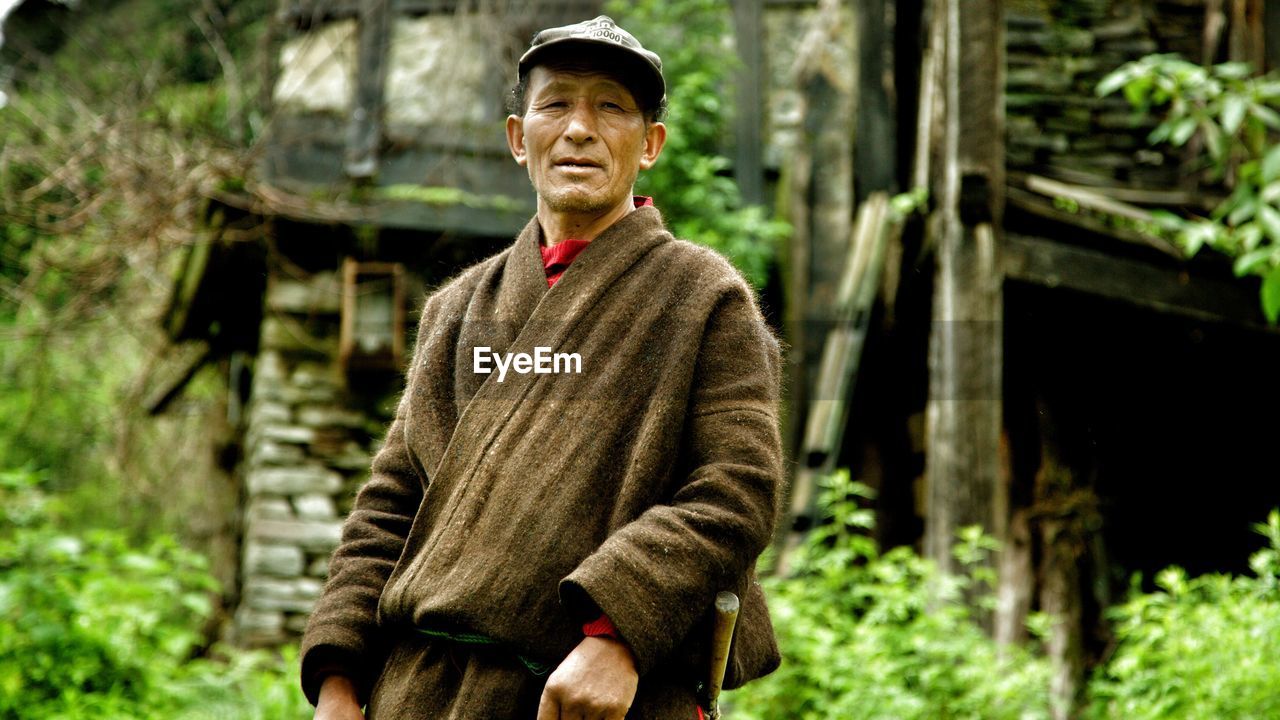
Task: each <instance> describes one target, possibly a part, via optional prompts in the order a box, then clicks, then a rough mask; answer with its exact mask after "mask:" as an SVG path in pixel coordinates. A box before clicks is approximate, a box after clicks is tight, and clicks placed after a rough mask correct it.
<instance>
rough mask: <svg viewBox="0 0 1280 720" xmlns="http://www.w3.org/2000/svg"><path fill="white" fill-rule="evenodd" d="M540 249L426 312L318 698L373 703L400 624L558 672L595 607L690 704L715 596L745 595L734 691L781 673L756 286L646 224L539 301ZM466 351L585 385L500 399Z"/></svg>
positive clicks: (481, 269)
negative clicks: (328, 690) (766, 581)
mask: <svg viewBox="0 0 1280 720" xmlns="http://www.w3.org/2000/svg"><path fill="white" fill-rule="evenodd" d="M540 235H541V228H540V226H539V224H538V222H537V219H536V218H535V219H533V220H532V221H530V223H529V225H528V226H527V227H526V228H525V229H524V231H523V232H522V233H521V234H520V236H519V237H518V238H517V240H516V242H515V243H514V244H513V245H512V246H510V247H508V248H507V249H505V250H503V251H502V252H500V253H498V254H497V255H495V256H493V257H491V258H489V259H488V260H485V261H482V262H480V263H479V264H477V265H475V266H472V267H471V268H469V269H468V270H466V271H464V272H463V273H462V274H461V275H459V276H458V277H457V278H455V279H454V280H452V281H451V282H450V283H448V284H447V285H446V286H444V287H443V288H441V289H440V290H438V291H436V292H435V293H433V294H432V295H431V296H430V297H429V298H428V299H427V301H426V304H425V306H424V308H423V311H422V319H421V324H420V326H419V330H418V338H417V343H416V346H415V349H414V355H413V360H412V363H411V365H410V367H409V370H408V376H407V384H406V390H405V392H404V395H403V397H402V398H401V401H400V405H399V408H398V410H397V414H396V418H395V420H394V421H393V422H392V424H391V427H390V429H389V430H388V434H387V438H386V441H385V444H384V446H383V447H382V449H381V450H380V451H379V452H378V454H377V455H376V457H375V458H374V461H373V467H372V474H371V477H370V479H369V481H368V483H367V484H366V485H365V486H364V488H363V489H362V490H361V491H360V494H359V496H358V498H357V500H356V505H355V508H354V510H353V511H352V513H351V515H350V517H349V518H348V519H347V521H346V524H345V526H344V528H343V538H342V544H341V545H340V547H339V548H338V549H337V551H336V552H335V553H334V556H333V559H332V561H331V563H330V579H329V582H328V584H327V585H326V587H325V591H324V594H323V596H322V597H321V599H320V601H319V603H318V604H317V606H316V609H315V611H314V613H313V614H312V616H311V619H310V622H309V624H308V627H307V631H306V634H305V636H304V638H303V648H302V651H303V658H302V663H303V668H302V673H303V674H302V677H303V686H304V689H305V691H306V692H307V695H308V697H310V698H311V699H312V701H313V702H314V701H315V698H316V696H317V693H318V689H319V688H318V684H319V680H320V677H319V675H318V673H319V672H320V671H322V670H323V669H324V668H325V667H326V666H327V667H330V668H331V667H332V666H333V665H334V664H336V665H338V666H339V667H340V668H342V669H344V670H345V671H346V672H348V673H350V674H351V675H352V676H353V678H354V679H355V680H356V684H357V687H358V688H359V690H360V692H361V695H362V697H366V698H367V697H368V694H369V693H370V692H371V690H372V688H373V685H374V683H375V681H376V680H377V679H378V677H379V675H380V674H381V673H382V671H383V669H384V665H385V666H386V668H385V669H386V672H387V673H388V674H397V673H401V672H402V671H403V670H405V668H397V667H394V666H395V665H396V664H397V661H396V660H395V656H394V655H393V659H392V661H391V662H390V663H388V662H387V660H386V658H387V655H388V653H391V652H392V651H393V648H392V646H393V645H395V644H396V643H400V644H403V642H402V639H403V638H405V637H408V636H412V635H413V632H412V630H411V629H410V628H411V626H415V625H416V626H420V627H431V628H436V629H453V630H465V631H468V632H476V633H482V634H484V635H487V636H489V637H491V638H494V639H496V640H498V641H500V642H501V643H503V647H504V648H505V649H507V650H509V652H510V653H511V654H513V655H514V653H521V654H524V655H525V656H527V657H528V658H530V659H535V660H538V661H542V662H546V663H552V664H554V663H556V662H559V661H560V660H561V659H563V657H564V656H565V655H566V654H568V652H569V651H570V650H572V649H573V647H574V646H575V645H576V644H577V643H578V642H579V641H580V640H581V638H582V631H581V623H582V622H583V621H584V620H588V619H592V618H594V617H595V615H597V614H598V613H599V612H600V610H603V611H604V612H605V613H607V614H608V616H609V617H610V618H611V619H612V620H613V622H614V624H615V625H616V626H617V627H618V630H619V632H620V633H621V635H622V636H623V638H624V639H625V640H626V642H627V643H628V644H629V645H630V647H631V649H632V651H633V653H634V655H635V658H636V662H637V669H638V670H639V672H640V673H641V675H642V678H646V680H645V681H644V682H648V683H650V684H652V683H655V682H657V681H656V680H654V678H664V680H663V682H669V683H670V684H673V685H680V686H689V687H691V686H692V684H693V683H694V682H695V680H696V679H697V677H695V676H701V675H702V674H704V673H705V667H706V661H705V655H706V644H707V636H708V634H709V608H710V606H711V602H712V599H713V597H714V596H715V593H716V592H717V591H718V590H722V589H734V590H737V591H738V593H739V595H740V596H742V597H743V598H744V604H743V611H742V616H741V620H740V623H739V629H738V635H737V639H736V641H735V646H734V651H733V656H732V658H731V667H730V669H729V678H728V684H729V686H730V687H732V686H736V685H738V684H741V683H742V682H745V681H747V680H750V679H752V678H755V677H758V676H760V675H763V674H765V673H767V672H770V671H772V670H773V669H774V668H775V667H776V666H777V664H778V662H779V657H778V652H777V646H776V644H775V642H774V637H773V629H772V626H771V625H770V622H769V618H768V613H767V610H766V608H765V605H764V598H763V595H762V594H761V592H760V589H759V585H758V583H756V582H755V579H754V573H753V570H752V568H753V565H754V561H755V558H756V556H757V555H758V554H759V553H760V552H761V551H762V550H763V549H764V547H765V545H766V544H767V542H768V540H769V538H770V536H771V534H772V532H773V529H774V523H775V520H776V515H777V508H778V503H779V491H780V481H781V475H782V461H781V448H780V439H779V435H778V427H777V420H778V403H779V382H780V348H779V343H778V341H777V340H776V339H775V338H774V336H773V335H772V334H771V332H770V331H769V329H768V327H767V326H766V325H765V323H764V321H763V318H762V317H761V315H760V312H759V310H758V309H757V307H756V304H755V299H754V296H753V294H752V291H751V289H750V287H749V286H748V285H747V284H746V283H745V281H744V280H743V279H742V277H741V276H740V275H739V274H738V272H737V271H736V270H734V269H733V267H732V266H731V265H730V264H729V263H728V262H727V261H725V260H724V259H723V258H722V257H720V256H719V255H717V254H716V253H714V252H712V251H710V250H707V249H705V248H702V247H699V246H696V245H693V244H691V243H688V242H685V241H681V240H676V239H674V238H673V237H672V236H671V235H670V233H668V232H667V231H666V229H665V228H664V227H663V224H662V220H661V216H660V215H659V213H658V211H657V210H656V209H655V208H652V207H644V208H639V209H637V210H635V211H634V212H632V213H630V214H629V215H627V216H626V217H624V218H623V219H622V220H620V221H618V222H617V223H615V224H614V225H613V226H612V227H610V228H609V229H608V230H606V231H605V232H604V233H602V234H601V235H600V236H599V237H597V238H596V239H595V240H594V241H593V242H592V243H591V244H590V245H589V246H588V247H587V248H586V249H585V250H583V251H582V253H581V254H580V255H579V256H578V257H577V259H576V260H575V261H574V263H573V264H572V265H571V266H570V267H569V269H568V270H567V271H566V273H565V274H564V276H563V277H562V278H561V279H560V280H559V281H558V282H557V283H556V285H555V286H554V287H552V288H550V289H548V287H547V282H546V276H545V274H544V271H543V267H542V261H541V257H540V254H539V252H538V244H539V240H540ZM480 346H485V347H489V348H491V350H492V352H495V353H507V352H510V353H519V352H525V353H529V354H533V353H534V348H535V347H538V346H541V347H549V348H551V349H552V350H553V351H555V352H572V353H577V354H578V355H580V356H581V358H582V360H581V367H582V371H581V373H580V374H574V373H560V374H535V373H528V374H520V373H517V372H516V371H515V370H514V369H512V370H509V371H508V372H507V374H506V377H505V379H504V380H503V382H498V374H497V372H496V371H495V372H492V373H490V374H480V373H476V372H473V369H472V364H473V349H474V348H476V347H480ZM384 680H385V678H384ZM644 682H642V690H643V687H644ZM405 712H406V713H407V714H404V715H401V716H402V717H405V718H409V717H417V715H414V714H413V713H411V712H409V711H408V710H406V711H405ZM462 716H466V715H465V714H464V715H462Z"/></svg>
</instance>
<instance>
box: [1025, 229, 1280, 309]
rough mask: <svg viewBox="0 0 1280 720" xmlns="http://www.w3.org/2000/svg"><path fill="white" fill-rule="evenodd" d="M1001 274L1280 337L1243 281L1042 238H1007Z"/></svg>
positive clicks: (1246, 283)
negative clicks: (1264, 316) (1268, 322)
mask: <svg viewBox="0 0 1280 720" xmlns="http://www.w3.org/2000/svg"><path fill="white" fill-rule="evenodd" d="M1002 269H1003V273H1004V275H1005V277H1007V278H1009V279H1010V280H1015V281H1019V282H1025V283H1029V284H1032V285H1039V286H1041V287H1047V288H1064V289H1068V290H1075V291H1078V292H1085V293H1089V294H1091V295H1096V296H1098V297H1103V298H1107V299H1111V300H1119V301H1121V302H1126V303H1130V304H1133V305H1137V306H1139V307H1145V308H1150V309H1152V310H1156V311H1158V312H1164V313H1173V314H1176V315H1181V316H1184V317H1191V318H1196V319H1200V320H1208V321H1212V322H1221V323H1226V324H1229V325H1236V326H1240V327H1247V328H1250V329H1253V330H1257V331H1259V332H1268V333H1280V329H1276V328H1273V327H1271V326H1269V325H1268V324H1267V323H1266V320H1265V318H1263V317H1262V310H1261V309H1260V307H1259V305H1258V294H1257V287H1256V286H1254V285H1252V284H1251V283H1250V282H1247V281H1246V280H1245V279H1241V278H1235V277H1231V276H1230V274H1229V273H1228V272H1227V271H1226V270H1225V268H1224V269H1223V270H1222V274H1221V276H1220V277H1212V276H1209V275H1208V274H1206V273H1204V272H1198V273H1195V274H1193V273H1192V271H1191V269H1190V268H1189V267H1188V266H1187V265H1185V264H1179V263H1174V262H1172V261H1170V262H1169V263H1167V264H1155V263H1151V262H1145V261H1143V260H1136V259H1132V258H1126V257H1123V256H1119V255H1116V254H1114V253H1107V252H1102V251H1099V250H1094V249H1090V248H1084V247H1079V246H1075V245H1068V244H1065V243H1059V242H1053V241H1051V240H1045V239H1042V238H1034V237H1029V236H1024V235H1013V234H1009V235H1007V236H1006V238H1005V247H1004V256H1003V263H1002Z"/></svg>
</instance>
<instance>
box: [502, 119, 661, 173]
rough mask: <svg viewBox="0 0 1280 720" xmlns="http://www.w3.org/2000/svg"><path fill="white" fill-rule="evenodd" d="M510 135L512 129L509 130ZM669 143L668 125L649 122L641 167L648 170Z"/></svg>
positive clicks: (645, 131)
mask: <svg viewBox="0 0 1280 720" xmlns="http://www.w3.org/2000/svg"><path fill="white" fill-rule="evenodd" d="M507 127H508V128H510V127H511V121H510V120H507ZM507 134H508V135H510V134H511V132H510V130H508V131H507ZM666 144H667V126H666V125H663V124H662V123H660V122H652V123H649V124H648V125H647V126H646V127H645V129H644V150H643V152H641V153H640V169H641V170H648V169H649V168H651V167H653V164H654V163H656V162H658V156H659V155H661V154H662V146H663V145H666Z"/></svg>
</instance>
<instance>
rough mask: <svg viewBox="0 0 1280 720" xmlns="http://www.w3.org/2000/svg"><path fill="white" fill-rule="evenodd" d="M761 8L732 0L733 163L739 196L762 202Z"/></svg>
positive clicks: (756, 2) (756, 0)
mask: <svg viewBox="0 0 1280 720" xmlns="http://www.w3.org/2000/svg"><path fill="white" fill-rule="evenodd" d="M763 15H764V8H763V7H762V6H761V2H760V0H734V2H733V28H734V37H735V43H734V44H735V46H736V47H737V50H738V59H739V61H740V62H739V65H738V72H737V76H738V77H737V83H736V85H737V109H736V112H735V114H734V128H735V132H734V143H735V153H734V167H733V174H734V177H735V178H736V179H737V181H738V189H739V190H740V191H741V192H742V199H743V200H744V201H746V202H747V203H748V204H751V205H760V204H763V203H764V200H765V197H764V153H763V150H764V128H763V125H764V123H763V118H764V87H763V85H764V79H765V77H766V75H765V65H764V63H765V58H764V40H765V38H764V23H763V20H762V16H763Z"/></svg>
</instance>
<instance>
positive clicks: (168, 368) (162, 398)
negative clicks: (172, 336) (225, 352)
mask: <svg viewBox="0 0 1280 720" xmlns="http://www.w3.org/2000/svg"><path fill="white" fill-rule="evenodd" d="M212 352H213V347H212V346H211V345H210V344H209V343H208V342H207V341H205V340H196V341H192V342H185V343H182V344H180V345H170V346H168V347H167V348H166V353H165V354H166V355H168V357H167V358H165V359H164V360H162V361H161V363H160V369H159V370H158V371H157V372H156V373H155V374H156V375H159V379H158V380H157V381H156V383H155V386H154V388H153V389H152V391H151V392H150V393H149V394H148V395H147V397H146V399H145V400H143V401H142V407H143V409H144V410H146V411H147V414H149V415H159V414H160V413H162V412H164V410H165V408H167V407H168V406H169V403H171V402H173V400H174V398H176V397H178V395H180V394H181V393H182V390H183V388H185V387H186V386H187V383H189V382H191V378H193V377H195V375H196V372H198V371H199V370H200V368H201V367H204V364H205V363H206V362H208V361H209V357H210V355H211V354H212Z"/></svg>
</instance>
